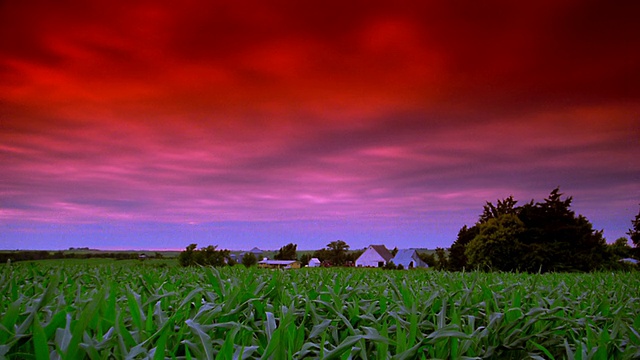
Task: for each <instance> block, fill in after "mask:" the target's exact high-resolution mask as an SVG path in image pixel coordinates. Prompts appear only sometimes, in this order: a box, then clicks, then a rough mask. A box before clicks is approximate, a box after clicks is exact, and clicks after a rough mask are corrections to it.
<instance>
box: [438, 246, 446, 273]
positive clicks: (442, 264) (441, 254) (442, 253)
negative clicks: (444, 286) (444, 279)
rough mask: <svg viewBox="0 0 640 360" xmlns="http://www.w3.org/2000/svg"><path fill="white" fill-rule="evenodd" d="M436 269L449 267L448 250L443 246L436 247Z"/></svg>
mask: <svg viewBox="0 0 640 360" xmlns="http://www.w3.org/2000/svg"><path fill="white" fill-rule="evenodd" d="M436 259H437V260H436V266H435V268H436V270H446V269H448V268H449V259H447V252H446V250H445V249H443V248H441V247H437V248H436Z"/></svg>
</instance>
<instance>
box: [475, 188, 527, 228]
mask: <svg viewBox="0 0 640 360" xmlns="http://www.w3.org/2000/svg"><path fill="white" fill-rule="evenodd" d="M517 203H518V201H517V200H514V199H513V195H510V196H509V197H508V198H505V199H503V200H498V201H497V203H496V205H493V204H492V203H490V202H489V201H487V203H486V204H485V205H484V207H483V210H482V214H481V215H480V219H479V220H478V223H480V224H482V223H485V222H487V221H489V220H490V219H496V218H499V217H500V216H502V215H517V214H518V209H519V208H518V207H516V204H517Z"/></svg>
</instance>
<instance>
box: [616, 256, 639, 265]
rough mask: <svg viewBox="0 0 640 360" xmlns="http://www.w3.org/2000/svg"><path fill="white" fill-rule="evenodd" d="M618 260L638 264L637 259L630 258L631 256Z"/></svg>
mask: <svg viewBox="0 0 640 360" xmlns="http://www.w3.org/2000/svg"><path fill="white" fill-rule="evenodd" d="M620 262H623V263H625V264H632V265H638V260H636V259H632V258H624V259H620Z"/></svg>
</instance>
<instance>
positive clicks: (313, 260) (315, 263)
mask: <svg viewBox="0 0 640 360" xmlns="http://www.w3.org/2000/svg"><path fill="white" fill-rule="evenodd" d="M321 264H322V263H321V262H320V259H318V258H311V260H309V267H320V265H321Z"/></svg>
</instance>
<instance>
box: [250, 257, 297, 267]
mask: <svg viewBox="0 0 640 360" xmlns="http://www.w3.org/2000/svg"><path fill="white" fill-rule="evenodd" d="M258 267H259V268H263V269H300V262H299V261H298V260H269V259H264V260H261V261H259V262H258Z"/></svg>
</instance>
